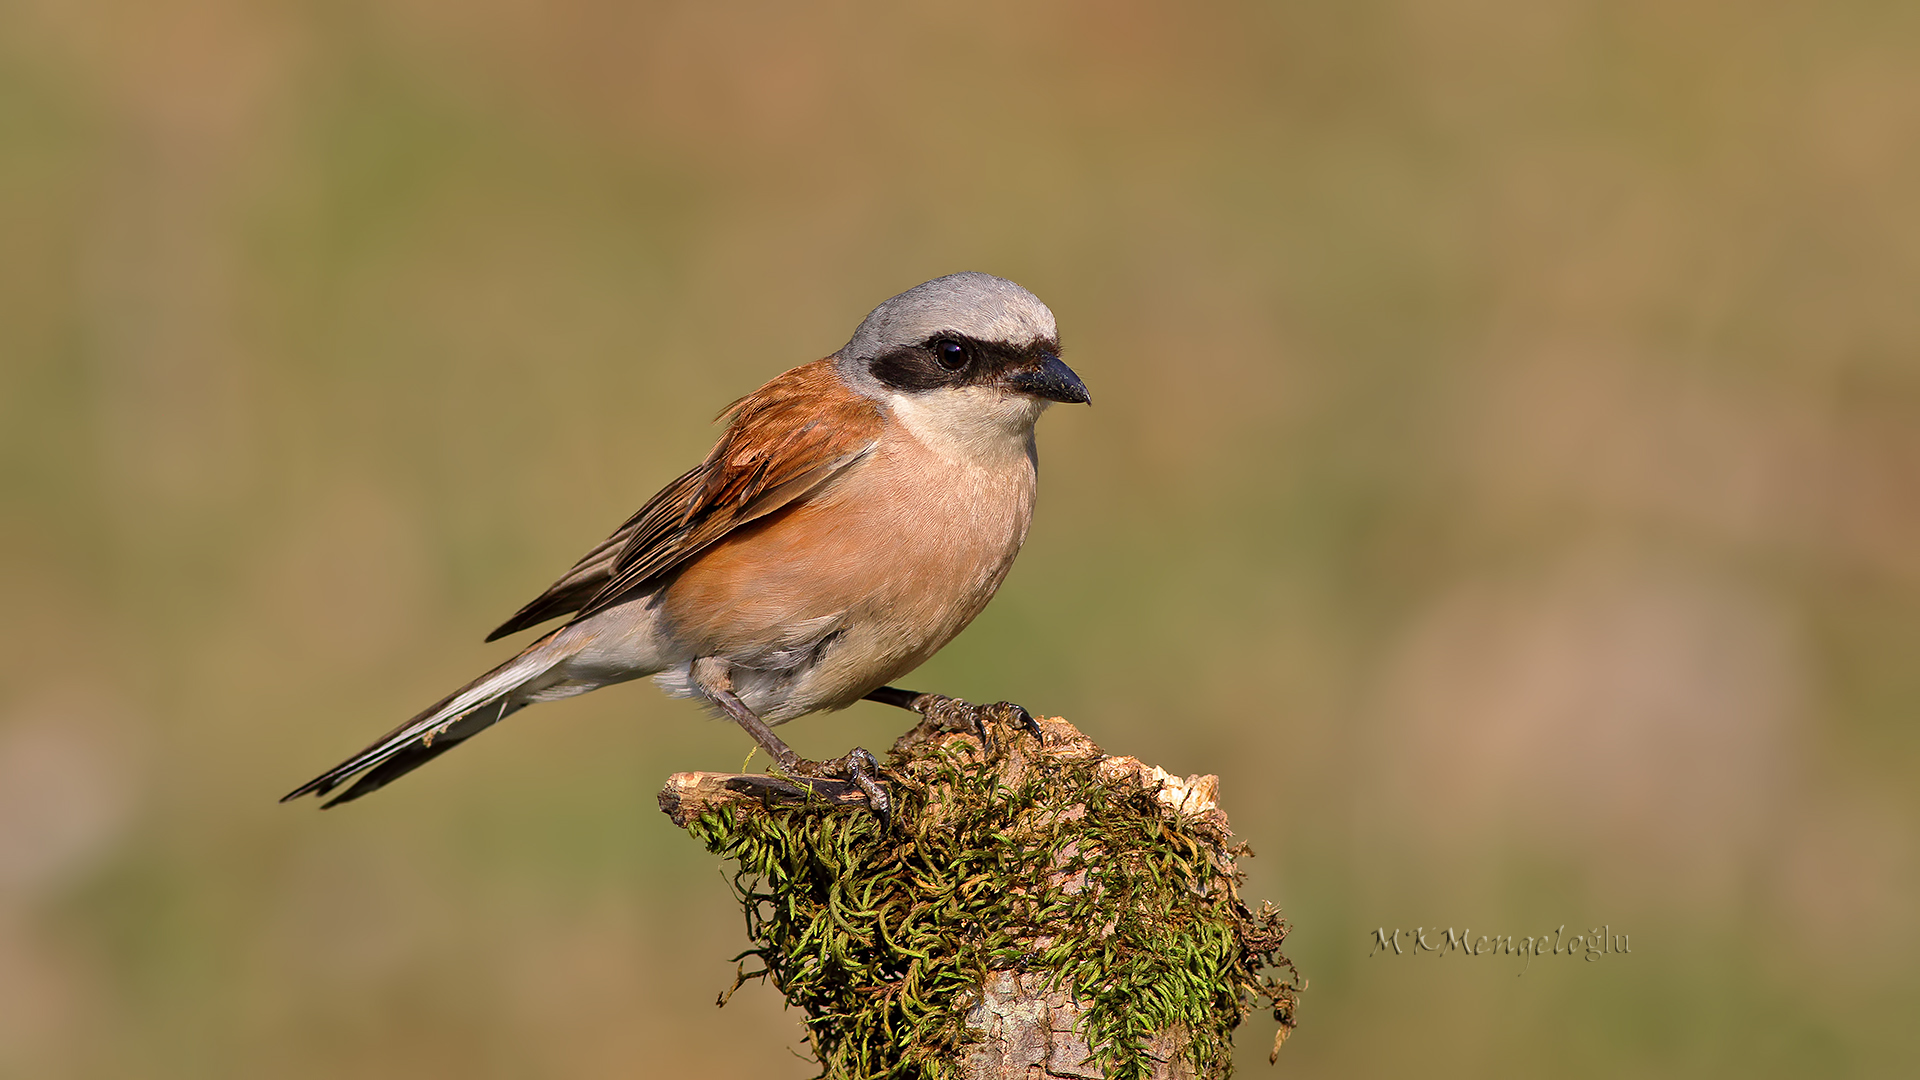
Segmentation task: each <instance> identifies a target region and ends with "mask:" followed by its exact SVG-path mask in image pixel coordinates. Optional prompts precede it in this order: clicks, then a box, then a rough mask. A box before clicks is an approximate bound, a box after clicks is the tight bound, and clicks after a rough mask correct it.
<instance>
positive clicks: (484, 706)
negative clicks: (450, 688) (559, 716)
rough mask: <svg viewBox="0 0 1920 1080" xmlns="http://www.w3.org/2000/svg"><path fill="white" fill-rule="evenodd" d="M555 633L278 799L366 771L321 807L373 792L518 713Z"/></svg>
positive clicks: (552, 658)
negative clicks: (523, 692)
mask: <svg viewBox="0 0 1920 1080" xmlns="http://www.w3.org/2000/svg"><path fill="white" fill-rule="evenodd" d="M556 634H557V631H556ZM554 637H555V634H548V635H547V636H546V637H543V638H541V639H540V640H539V641H536V642H534V643H533V644H532V645H529V646H528V647H527V648H526V649H525V650H524V651H522V652H521V653H520V655H518V656H516V657H514V658H513V659H511V660H509V661H507V662H506V663H504V664H501V665H500V666H499V667H497V668H494V669H493V670H492V671H489V672H487V673H486V674H485V675H482V676H480V677H479V678H477V679H475V680H473V681H472V682H470V683H468V684H467V685H465V686H463V687H461V688H460V689H458V690H456V691H454V692H453V693H451V694H448V695H447V696H446V697H444V698H442V699H440V700H439V701H437V702H435V703H434V704H433V705H432V706H431V707H430V708H427V709H425V710H423V711H422V712H420V713H419V714H418V715H416V716H415V717H413V719H411V720H408V721H407V722H406V723H404V724H401V725H400V726H399V727H397V728H394V729H393V730H392V731H390V732H388V733H387V734H386V735H385V736H383V737H381V738H380V739H379V740H377V741H376V742H374V743H373V745H371V746H369V747H367V748H366V749H365V750H362V751H360V752H359V753H357V754H355V755H353V756H352V757H350V758H348V759H347V760H345V761H343V762H341V763H340V764H338V765H335V766H334V767H333V768H331V769H328V770H327V771H326V772H323V773H321V774H320V775H319V776H316V777H314V778H313V779H311V780H309V781H307V782H306V783H304V784H301V785H300V786H299V787H297V788H294V789H293V790H292V791H289V792H287V793H286V794H285V795H283V796H281V798H280V801H281V802H286V801H287V800H289V799H297V798H299V797H300V796H302V795H319V796H325V795H326V794H327V793H328V792H330V791H332V790H333V789H335V788H337V787H339V786H340V785H341V784H344V783H346V782H347V781H348V780H351V779H353V777H354V776H356V775H358V774H361V773H365V774H366V775H364V776H360V779H359V780H358V781H356V782H355V783H354V785H353V786H352V787H350V788H348V789H347V790H346V791H344V792H342V793H341V794H340V795H338V796H336V797H335V798H334V799H332V800H331V801H329V802H327V803H326V804H325V806H334V805H337V804H339V803H343V802H350V801H352V800H354V799H357V798H359V797H361V796H362V795H365V794H367V793H369V792H372V791H378V790H379V789H381V788H383V787H385V786H387V785H388V784H390V783H392V782H393V781H395V780H397V779H399V778H400V777H402V776H405V775H406V774H408V773H410V772H412V771H413V770H415V769H417V768H419V767H420V766H422V765H425V764H426V763H427V762H429V761H432V760H433V759H434V758H436V757H439V756H440V755H441V754H444V753H446V752H447V751H448V750H451V749H453V748H454V747H455V746H458V745H459V744H460V743H462V742H464V741H466V740H467V739H470V738H472V737H473V736H475V735H477V734H479V733H480V732H482V731H485V730H486V729H487V728H490V727H492V726H493V725H495V724H497V723H499V722H500V721H502V720H504V719H506V718H507V717H509V716H511V715H513V714H514V713H516V712H518V711H520V710H521V709H522V708H524V707H525V706H526V705H527V704H528V701H529V698H528V697H527V696H525V695H523V694H521V693H519V691H521V690H522V689H523V688H524V687H525V686H526V685H527V684H528V683H529V682H532V681H534V680H535V679H538V678H539V677H540V676H541V675H544V674H546V672H547V671H548V670H549V669H550V668H552V667H553V665H554V664H556V663H558V662H559V661H560V660H561V659H562V658H563V654H562V653H561V652H560V650H558V649H555V648H550V647H549V645H550V643H551V642H552V641H553V639H554ZM323 809H324V807H323Z"/></svg>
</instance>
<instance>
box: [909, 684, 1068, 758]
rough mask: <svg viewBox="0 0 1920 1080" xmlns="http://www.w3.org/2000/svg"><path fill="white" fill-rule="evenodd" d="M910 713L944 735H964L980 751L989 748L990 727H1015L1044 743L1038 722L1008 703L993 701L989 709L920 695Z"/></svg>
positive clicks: (963, 702) (955, 699)
mask: <svg viewBox="0 0 1920 1080" xmlns="http://www.w3.org/2000/svg"><path fill="white" fill-rule="evenodd" d="M912 708H913V711H914V712H917V713H919V714H920V715H921V716H924V717H926V718H927V719H929V720H932V721H933V722H934V723H935V724H936V725H938V726H939V727H941V728H942V729H944V730H947V731H957V732H964V733H966V734H968V735H972V736H973V737H974V738H976V739H979V740H980V745H981V746H983V747H991V746H992V745H993V741H992V736H991V735H989V734H988V725H989V724H990V723H1001V724H1009V725H1018V726H1019V727H1020V728H1021V730H1023V731H1025V732H1026V733H1027V734H1029V735H1032V736H1033V737H1034V740H1035V741H1037V742H1041V743H1044V742H1046V741H1047V740H1046V735H1045V733H1044V732H1042V731H1041V728H1040V722H1039V721H1038V720H1035V719H1034V718H1033V714H1032V713H1030V712H1028V711H1027V710H1026V709H1025V708H1023V707H1021V706H1019V705H1015V704H1014V703H1013V702H1011V701H996V702H994V703H993V704H991V705H975V704H973V703H972V702H970V701H962V700H960V699H959V698H950V697H947V696H946V695H945V694H921V695H920V696H919V697H917V698H915V699H914V700H913V705H912Z"/></svg>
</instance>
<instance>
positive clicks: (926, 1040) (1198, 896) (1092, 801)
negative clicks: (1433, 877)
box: [690, 737, 1298, 1080]
mask: <svg viewBox="0 0 1920 1080" xmlns="http://www.w3.org/2000/svg"><path fill="white" fill-rule="evenodd" d="M1019 764H1020V767H1018V768H1013V769H1007V768H1005V767H1004V765H1005V762H1004V760H1002V761H999V762H987V761H983V760H982V759H981V757H980V755H979V753H978V744H977V743H975V742H974V741H973V740H972V739H969V738H961V737H949V738H947V739H944V740H930V741H928V742H925V743H922V744H921V745H919V746H918V747H916V748H915V749H914V750H912V751H911V752H910V753H909V755H908V757H907V758H905V759H901V758H900V757H899V756H898V752H896V759H895V761H894V762H893V763H892V765H891V766H890V767H889V769H888V770H887V780H888V781H889V784H890V787H891V788H892V791H893V793H894V796H895V802H896V806H897V811H896V818H897V820H896V821H895V823H894V825H893V828H892V829H891V830H890V831H889V830H883V829H882V828H881V825H880V823H879V821H878V820H877V819H875V818H874V817H873V816H872V815H871V814H867V813H864V812H857V811H849V810H847V809H845V808H838V809H835V808H830V807H826V806H821V805H803V806H797V807H791V808H784V809H764V808H760V807H753V808H730V809H728V810H724V811H718V812H713V813H709V814H708V815H706V816H705V817H702V818H700V819H699V820H698V821H697V822H695V823H692V824H691V826H690V828H691V831H692V832H693V834H694V835H695V836H697V837H698V838H699V839H700V840H701V841H702V842H704V843H705V844H706V845H707V848H708V850H710V851H713V852H715V853H716V854H719V855H722V856H725V857H727V858H731V859H736V860H738V862H739V868H738V871H737V872H736V874H735V876H734V887H735V890H736V892H737V894H738V896H739V898H740V901H741V904H742V906H743V907H744V909H745V911H746V917H747V932H748V934H749V936H750V938H751V940H752V941H753V942H754V947H753V948H752V949H749V950H748V951H746V952H744V953H742V954H741V955H740V957H739V959H742V960H744V959H746V958H748V957H756V958H758V960H759V962H760V964H761V965H762V966H761V967H760V968H759V969H758V970H754V971H747V970H746V965H745V964H743V965H742V974H741V977H740V981H745V980H747V979H751V978H755V977H762V978H764V977H771V978H772V980H773V983H774V985H775V986H777V987H778V988H779V989H780V991H781V992H782V993H783V994H785V995H786V998H787V1001H788V1002H789V1003H791V1004H793V1005H796V1006H798V1007H800V1008H801V1009H802V1010H804V1011H805V1013H806V1015H807V1025H808V1028H809V1031H810V1033H811V1038H812V1042H813V1045H814V1049H815V1052H816V1054H817V1055H818V1057H819V1060H820V1062H821V1064H822V1066H823V1072H822V1075H823V1076H828V1077H834V1078H844V1080H866V1078H870V1077H873V1078H877V1077H921V1076H925V1077H944V1076H952V1075H955V1074H956V1066H955V1063H956V1061H957V1059H958V1056H959V1053H960V1051H961V1050H962V1047H963V1046H964V1044H965V1043H966V1042H967V1041H968V1040H969V1039H970V1038H972V1039H978V1038H980V1037H981V1036H980V1035H979V1034H978V1033H977V1032H973V1031H970V1030H969V1029H968V1028H967V1027H966V1024H965V1019H964V1018H965V1015H966V1013H967V1010H968V1009H969V1008H970V1007H971V1006H972V1005H973V1004H974V1003H975V1002H976V1001H977V1000H978V997H979V990H980V987H981V986H982V985H983V983H984V981H985V979H986V976H987V974H988V973H989V972H991V971H1001V970H1018V971H1021V972H1024V973H1027V974H1028V975H1033V974H1039V975H1042V976H1043V977H1044V979H1045V980H1046V982H1047V983H1048V985H1050V986H1052V987H1055V988H1058V989H1064V990H1068V991H1070V992H1071V994H1072V996H1073V997H1074V999H1075V1000H1076V1001H1077V1002H1079V1003H1080V1004H1081V1006H1082V1007H1083V1008H1084V1010H1085V1011H1084V1014H1083V1017H1082V1020H1083V1023H1084V1030H1083V1031H1082V1032H1081V1034H1082V1035H1083V1036H1084V1037H1085V1038H1086V1039H1087V1041H1088V1043H1089V1044H1090V1045H1091V1046H1092V1047H1094V1053H1095V1056H1096V1059H1097V1060H1098V1061H1099V1063H1100V1065H1101V1066H1102V1068H1103V1069H1104V1071H1105V1073H1106V1075H1107V1076H1108V1077H1110V1078H1115V1080H1119V1078H1129V1077H1141V1076H1146V1075H1148V1074H1149V1073H1150V1071H1151V1068H1152V1062H1151V1060H1150V1059H1149V1058H1148V1057H1147V1055H1146V1047H1147V1044H1148V1042H1149V1040H1151V1039H1152V1038H1153V1037H1154V1036H1155V1035H1158V1034H1160V1033H1162V1032H1165V1031H1168V1030H1170V1029H1173V1030H1180V1031H1184V1032H1186V1033H1189V1034H1190V1035H1191V1043H1190V1045H1189V1046H1188V1048H1187V1053H1188V1056H1189V1057H1190V1058H1191V1060H1192V1061H1193V1063H1194V1065H1195V1067H1196V1071H1197V1072H1198V1073H1199V1074H1200V1075H1203V1076H1225V1075H1227V1074H1228V1072H1229V1071H1230V1069H1231V1057H1230V1042H1229V1040H1230V1038H1231V1033H1232V1031H1233V1029H1234V1028H1235V1027H1236V1026H1238V1024H1239V1023H1240V1021H1241V1020H1242V1019H1243V1018H1244V1017H1245V1016H1246V1015H1247V1014H1248V1013H1249V1012H1251V1010H1252V1009H1253V1008H1254V1006H1255V1004H1256V1003H1259V1004H1261V1005H1263V1006H1264V1007H1270V1008H1272V1009H1274V1013H1275V1016H1276V1018H1278V1019H1280V1020H1281V1022H1282V1024H1283V1028H1282V1030H1283V1031H1284V1030H1285V1029H1286V1027H1290V1026H1291V1023H1292V1012H1293V1002H1294V994H1295V992H1296V990H1297V985H1296V984H1297V982H1298V980H1297V978H1294V977H1292V972H1293V968H1292V965H1291V963H1290V962H1289V961H1287V959H1286V958H1285V957H1284V956H1282V955H1281V953H1280V951H1279V950H1280V944H1281V942H1282V940H1283V938H1284V937H1285V935H1286V932H1287V927H1286V924H1285V923H1284V922H1282V921H1281V919H1280V917H1279V915H1278V913H1277V912H1275V911H1274V910H1273V909H1272V908H1271V907H1269V906H1263V909H1262V911H1261V912H1260V913H1258V914H1255V913H1254V912H1252V911H1250V910H1249V909H1248V908H1247V907H1246V905H1245V904H1243V903H1241V901H1240V900H1239V898H1238V895H1237V890H1236V886H1237V884H1238V878H1237V875H1236V874H1235V872H1234V869H1233V861H1232V860H1233V856H1234V855H1235V854H1238V853H1241V852H1242V851H1244V849H1228V848H1226V847H1225V846H1224V844H1225V836H1224V835H1223V833H1222V831H1221V830H1220V828H1219V826H1218V825H1216V824H1214V823H1213V822H1211V821H1209V820H1208V819H1205V818H1201V819H1191V818H1181V817H1178V816H1176V815H1173V814H1171V813H1170V812H1169V811H1168V810H1167V809H1166V808H1165V807H1163V806H1162V805H1161V804H1160V803H1158V802H1157V801H1156V800H1155V799H1154V798H1153V796H1152V794H1151V793H1148V792H1143V791H1141V790H1140V789H1139V787H1138V786H1137V785H1133V784H1124V785H1116V784H1109V783H1103V782H1102V781H1101V780H1100V779H1098V778H1097V775H1096V772H1095V769H1094V763H1093V761H1091V760H1079V761H1061V760H1055V759H1050V758H1044V757H1043V758H1041V759H1039V760H1036V761H1031V762H1028V761H1024V760H1023V761H1021V762H1020V763H1019ZM1009 776H1011V777H1015V778H1016V779H1015V780H1013V786H1011V787H1010V786H1007V783H1006V780H1007V778H1008V777H1009ZM1267 969H1284V970H1285V971H1286V972H1288V973H1289V976H1290V977H1289V978H1288V979H1287V980H1285V981H1282V980H1279V979H1276V978H1274V977H1273V975H1272V974H1263V973H1265V972H1267ZM738 985H739V983H738V982H736V984H735V986H736V988H737V987H738ZM730 993H731V991H729V994H730Z"/></svg>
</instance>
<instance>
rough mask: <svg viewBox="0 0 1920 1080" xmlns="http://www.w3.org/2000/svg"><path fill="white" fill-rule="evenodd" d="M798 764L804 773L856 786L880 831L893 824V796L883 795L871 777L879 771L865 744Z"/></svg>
mask: <svg viewBox="0 0 1920 1080" xmlns="http://www.w3.org/2000/svg"><path fill="white" fill-rule="evenodd" d="M800 764H801V768H802V770H803V771H804V772H805V773H806V774H807V775H810V776H822V777H830V778H832V779H836V780H845V781H847V782H848V783H850V784H852V785H853V786H854V787H857V788H859V789H860V790H861V792H863V793H864V794H865V795H866V796H867V809H869V810H871V811H873V816H874V817H877V818H879V819H880V828H881V829H882V830H883V831H884V830H887V829H890V828H892V827H893V799H892V798H891V797H890V796H888V795H887V789H886V788H885V787H883V786H881V784H880V781H879V780H877V779H875V778H874V776H875V774H876V773H878V772H879V771H880V762H879V761H878V760H876V759H875V758H874V756H873V754H872V753H871V752H869V751H868V750H867V749H866V748H865V747H860V746H856V747H854V748H853V749H851V750H849V751H847V752H846V754H844V755H842V756H841V757H837V758H834V759H833V760H832V761H818V762H815V761H803V762H801V763H800Z"/></svg>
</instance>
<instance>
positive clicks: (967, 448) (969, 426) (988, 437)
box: [886, 386, 1048, 468]
mask: <svg viewBox="0 0 1920 1080" xmlns="http://www.w3.org/2000/svg"><path fill="white" fill-rule="evenodd" d="M886 402H887V407H888V408H889V409H890V410H892V412H893V415H894V417H895V418H896V419H898V420H899V421H900V426H901V427H903V428H905V429H906V430H907V433H908V434H910V435H912V436H913V437H914V439H915V440H916V441H918V442H919V443H920V444H921V445H922V446H925V447H926V448H927V449H928V450H931V451H932V452H933V453H935V454H937V455H938V456H940V457H942V458H946V459H947V460H949V461H954V462H958V463H962V464H967V465H973V466H976V467H982V468H994V467H998V466H1003V465H1007V464H1011V463H1012V462H1013V461H1014V460H1015V459H1018V458H1027V459H1031V458H1032V456H1033V425H1034V423H1035V422H1036V421H1038V420H1039V419H1040V414H1041V413H1042V412H1044V411H1045V410H1046V407H1047V405H1048V402H1046V401H1043V400H1041V399H1040V398H1036V397H1031V396H1029V395H1026V394H1017V393H1010V392H1008V391H1006V390H1001V389H998V388H995V387H987V386H966V387H960V388H957V389H952V390H937V391H934V392H933V393H930V394H906V393H892V394H888V395H887V397H886Z"/></svg>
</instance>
